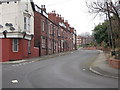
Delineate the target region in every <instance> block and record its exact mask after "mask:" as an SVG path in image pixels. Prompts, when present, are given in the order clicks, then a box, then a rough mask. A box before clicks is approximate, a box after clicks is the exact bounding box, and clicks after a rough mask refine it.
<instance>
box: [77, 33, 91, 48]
mask: <svg viewBox="0 0 120 90" xmlns="http://www.w3.org/2000/svg"><path fill="white" fill-rule="evenodd" d="M91 42H93V37H92V36H80V35H78V36H77V47H79V46H84V45H85V44H89V43H91Z"/></svg>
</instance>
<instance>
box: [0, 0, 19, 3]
mask: <svg viewBox="0 0 120 90" xmlns="http://www.w3.org/2000/svg"><path fill="white" fill-rule="evenodd" d="M12 1H20V0H0V2H1V3H5V2H12Z"/></svg>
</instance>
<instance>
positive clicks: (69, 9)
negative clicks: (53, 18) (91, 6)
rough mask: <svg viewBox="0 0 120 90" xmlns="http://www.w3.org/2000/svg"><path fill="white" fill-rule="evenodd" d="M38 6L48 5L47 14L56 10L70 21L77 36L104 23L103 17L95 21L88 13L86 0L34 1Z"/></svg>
mask: <svg viewBox="0 0 120 90" xmlns="http://www.w3.org/2000/svg"><path fill="white" fill-rule="evenodd" d="M34 2H35V4H37V5H38V6H41V5H46V9H47V12H52V10H55V11H56V13H58V14H61V16H62V17H64V19H65V20H68V22H69V24H70V26H71V27H74V28H75V29H76V30H77V34H81V33H83V32H90V33H91V30H93V28H94V26H95V25H97V24H99V23H100V22H101V21H103V18H102V17H99V16H98V17H97V18H95V19H93V18H94V15H90V14H89V13H88V8H87V7H86V3H85V2H86V0H34Z"/></svg>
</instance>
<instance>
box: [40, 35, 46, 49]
mask: <svg viewBox="0 0 120 90" xmlns="http://www.w3.org/2000/svg"><path fill="white" fill-rule="evenodd" d="M41 41H42V48H45V47H46V39H45V37H44V36H41Z"/></svg>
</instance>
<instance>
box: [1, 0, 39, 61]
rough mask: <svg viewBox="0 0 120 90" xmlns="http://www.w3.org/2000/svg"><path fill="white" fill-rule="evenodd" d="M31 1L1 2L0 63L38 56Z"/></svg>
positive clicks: (8, 0) (10, 0)
mask: <svg viewBox="0 0 120 90" xmlns="http://www.w3.org/2000/svg"><path fill="white" fill-rule="evenodd" d="M33 9H34V8H33V3H32V2H31V1H30V0H24V1H23V0H7V1H5V0H3V1H1V2H0V26H1V28H0V47H1V53H2V54H1V56H0V61H3V62H4V61H8V60H20V59H25V58H31V57H36V56H38V54H37V52H38V49H37V48H35V47H34V37H33V36H34V12H33Z"/></svg>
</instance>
